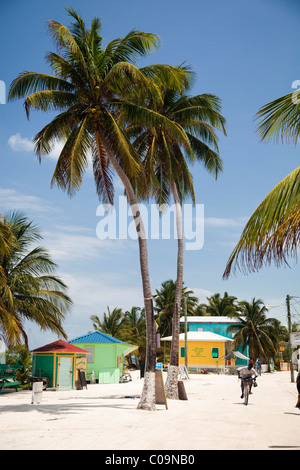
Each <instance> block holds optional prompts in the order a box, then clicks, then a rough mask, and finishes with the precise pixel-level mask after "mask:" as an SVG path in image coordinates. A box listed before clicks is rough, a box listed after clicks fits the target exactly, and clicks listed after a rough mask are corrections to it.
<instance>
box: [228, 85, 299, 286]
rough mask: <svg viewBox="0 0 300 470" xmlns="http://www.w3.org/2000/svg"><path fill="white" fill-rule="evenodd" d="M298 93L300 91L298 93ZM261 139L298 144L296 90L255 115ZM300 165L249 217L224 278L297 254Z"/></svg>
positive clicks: (282, 263) (285, 259)
mask: <svg viewBox="0 0 300 470" xmlns="http://www.w3.org/2000/svg"><path fill="white" fill-rule="evenodd" d="M296 93H297V94H299V91H298V92H296ZM256 118H257V119H260V120H261V121H260V123H259V125H258V127H257V132H258V134H259V136H260V138H261V140H262V141H268V140H272V139H274V140H275V141H276V140H278V139H279V138H281V139H282V140H284V139H285V140H286V141H287V142H290V143H294V144H296V143H297V142H298V139H299V132H300V103H299V98H298V99H297V97H296V96H295V92H292V93H289V94H287V95H285V96H283V97H281V98H278V99H276V100H274V101H272V102H271V103H268V104H266V105H265V106H263V107H262V108H261V109H260V110H259V111H258V113H257V115H256ZM299 200H300V167H298V168H296V169H295V170H294V171H292V172H291V173H290V174H289V175H288V176H286V177H285V178H284V179H283V180H282V181H280V182H279V183H278V184H277V185H276V186H275V188H274V189H273V190H272V191H271V192H270V193H269V194H268V195H267V196H266V197H265V199H264V200H263V201H262V202H261V204H260V205H259V206H258V208H257V209H256V210H255V211H254V213H253V214H252V216H251V217H250V219H249V220H248V222H247V224H246V226H245V228H244V230H243V232H242V235H241V237H240V240H239V241H238V243H237V245H236V247H235V248H234V250H233V252H232V253H231V255H230V257H229V260H228V262H227V265H226V268H225V271H224V274H223V277H224V278H225V279H227V278H228V277H229V276H230V274H231V273H232V272H235V271H236V270H237V269H239V270H241V271H242V272H243V273H247V272H254V271H258V270H259V269H261V268H262V267H263V266H269V265H271V264H272V263H274V264H275V266H277V267H279V266H281V265H288V260H289V257H291V256H294V257H296V256H297V252H298V247H299V234H300V204H299Z"/></svg>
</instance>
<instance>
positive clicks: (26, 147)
mask: <svg viewBox="0 0 300 470" xmlns="http://www.w3.org/2000/svg"><path fill="white" fill-rule="evenodd" d="M7 143H8V145H9V146H10V148H11V149H12V150H13V151H14V152H34V143H33V141H32V139H29V138H28V137H22V136H21V134H19V133H17V134H14V135H11V136H10V137H9V139H8V141H7ZM63 146H64V143H63V142H62V141H60V142H57V143H55V145H54V147H53V149H52V151H51V152H50V153H49V154H48V155H47V157H49V158H52V159H53V160H57V159H58V157H59V155H60V152H61V151H62V148H63Z"/></svg>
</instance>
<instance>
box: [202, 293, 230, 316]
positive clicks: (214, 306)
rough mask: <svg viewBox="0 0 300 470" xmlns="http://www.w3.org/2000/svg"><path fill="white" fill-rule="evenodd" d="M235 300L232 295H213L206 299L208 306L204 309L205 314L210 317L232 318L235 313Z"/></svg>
mask: <svg viewBox="0 0 300 470" xmlns="http://www.w3.org/2000/svg"><path fill="white" fill-rule="evenodd" d="M236 300H237V298H236V297H234V296H233V295H228V293H227V292H224V296H223V297H221V294H219V293H217V294H213V295H212V296H210V297H207V301H208V305H206V307H205V314H206V315H212V316H232V315H235V314H236V312H237V308H238V306H237V304H236Z"/></svg>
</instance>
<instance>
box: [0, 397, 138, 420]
mask: <svg viewBox="0 0 300 470" xmlns="http://www.w3.org/2000/svg"><path fill="white" fill-rule="evenodd" d="M123 398H127V399H130V400H132V402H131V403H130V404H129V403H128V402H126V403H124V404H122V403H114V404H112V403H109V404H106V403H101V401H100V400H104V399H116V400H120V399H123ZM135 398H139V397H138V396H126V397H125V396H124V397H121V396H119V395H118V396H115V397H114V396H110V397H98V399H99V403H97V402H96V401H94V402H93V403H86V402H84V400H90V397H86V398H83V397H80V400H81V401H80V402H78V403H61V404H60V403H55V404H49V403H46V404H43V402H41V403H39V404H31V403H29V404H24V403H23V404H18V405H5V406H0V414H4V413H11V412H17V413H29V412H31V411H32V410H35V411H38V412H39V413H44V414H48V415H49V414H50V415H55V416H58V415H63V414H77V413H81V412H82V411H89V410H94V409H95V408H96V407H97V408H114V409H120V410H126V409H128V410H131V409H132V408H134V407H135V403H136V400H135ZM64 400H66V399H62V401H64ZM132 405H134V406H132Z"/></svg>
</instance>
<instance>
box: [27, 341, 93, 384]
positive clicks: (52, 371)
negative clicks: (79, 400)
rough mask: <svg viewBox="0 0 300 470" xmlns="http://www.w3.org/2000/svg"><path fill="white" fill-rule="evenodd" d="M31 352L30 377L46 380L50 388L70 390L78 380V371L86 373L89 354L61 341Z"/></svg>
mask: <svg viewBox="0 0 300 470" xmlns="http://www.w3.org/2000/svg"><path fill="white" fill-rule="evenodd" d="M31 352H32V375H33V376H34V377H35V378H38V377H40V378H44V379H47V378H48V379H49V381H48V387H50V388H57V389H58V390H70V389H72V388H74V387H75V383H76V381H78V380H79V376H78V374H79V373H78V371H79V370H80V369H81V370H82V369H83V370H84V371H85V372H86V365H87V355H88V354H89V352H88V351H85V350H84V349H81V348H79V347H77V346H74V345H73V344H70V343H67V342H66V341H63V340H61V339H60V340H58V341H55V342H54V343H50V344H46V345H45V346H42V347H41V348H37V349H34V350H33V351H31Z"/></svg>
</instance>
